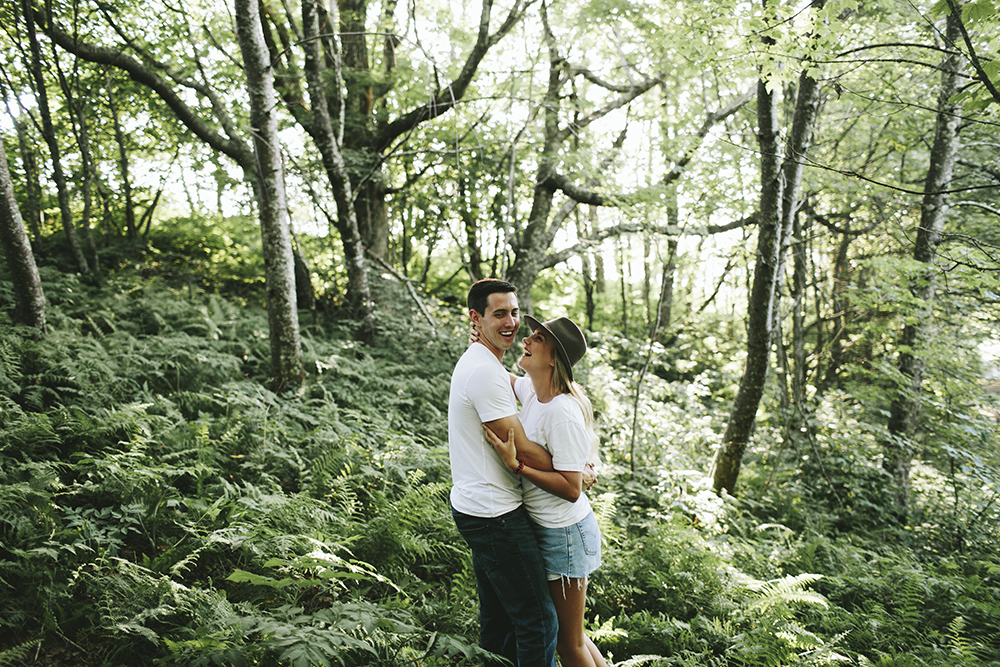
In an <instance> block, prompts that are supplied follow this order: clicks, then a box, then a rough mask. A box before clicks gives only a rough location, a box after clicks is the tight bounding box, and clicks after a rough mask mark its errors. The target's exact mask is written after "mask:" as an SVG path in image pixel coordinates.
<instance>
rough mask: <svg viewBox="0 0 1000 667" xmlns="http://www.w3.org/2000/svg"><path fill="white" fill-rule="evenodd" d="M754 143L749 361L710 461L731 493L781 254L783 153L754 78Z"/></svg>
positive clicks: (773, 116) (762, 370)
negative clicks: (756, 173)
mask: <svg viewBox="0 0 1000 667" xmlns="http://www.w3.org/2000/svg"><path fill="white" fill-rule="evenodd" d="M757 142H758V145H759V146H760V155H761V158H760V178H761V191H760V212H759V213H758V216H757V262H756V265H755V267H754V273H753V283H752V286H751V288H750V302H749V306H748V309H747V311H748V318H747V360H746V365H745V366H744V368H743V377H742V378H741V379H740V387H739V390H738V391H737V394H736V400H735V402H734V404H733V409H732V411H731V412H730V414H729V424H728V426H727V427H726V433H725V435H724V436H723V441H722V444H721V445H720V446H719V448H718V449H717V450H716V452H715V458H714V460H713V461H712V470H711V473H710V474H711V476H712V483H713V485H714V487H715V490H716V491H722V490H725V491H727V492H728V493H733V490H734V489H735V487H736V478H737V477H738V476H739V474H740V465H741V464H742V461H743V452H744V451H745V450H746V446H747V440H748V439H749V437H750V432H751V430H752V429H753V425H754V422H755V420H756V418H757V407H758V406H759V405H760V398H761V396H762V395H763V393H764V382H765V380H766V379H767V371H768V364H769V358H770V351H771V340H772V330H773V327H774V317H773V311H774V309H775V308H776V307H777V303H776V301H777V294H776V293H775V286H776V284H777V282H778V276H777V272H778V266H779V260H780V256H781V189H782V188H781V168H780V164H781V158H780V154H779V152H778V105H777V100H776V98H775V95H774V93H773V92H771V91H769V90H768V88H767V83H766V82H765V81H763V80H761V81H759V82H758V83H757Z"/></svg>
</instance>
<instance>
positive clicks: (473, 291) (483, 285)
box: [468, 278, 517, 315]
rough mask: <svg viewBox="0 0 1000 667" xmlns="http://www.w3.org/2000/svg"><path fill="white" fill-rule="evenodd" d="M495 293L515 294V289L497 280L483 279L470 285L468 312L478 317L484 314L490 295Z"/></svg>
mask: <svg viewBox="0 0 1000 667" xmlns="http://www.w3.org/2000/svg"><path fill="white" fill-rule="evenodd" d="M495 292H503V293H506V292H513V293H515V294H517V288H516V287H514V286H513V285H511V284H510V283H509V282H507V281H505V280H500V279H499V278H483V279H482V280H477V281H476V282H474V283H472V287H470V288H469V298H468V305H469V310H474V311H476V312H477V313H479V314H480V315H485V314H486V306H487V305H488V303H489V300H490V294H493V293H495Z"/></svg>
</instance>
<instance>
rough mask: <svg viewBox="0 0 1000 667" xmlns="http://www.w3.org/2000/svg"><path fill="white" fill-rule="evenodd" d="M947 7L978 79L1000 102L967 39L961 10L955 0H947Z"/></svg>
mask: <svg viewBox="0 0 1000 667" xmlns="http://www.w3.org/2000/svg"><path fill="white" fill-rule="evenodd" d="M948 8H949V9H951V13H952V14H954V15H955V21H956V23H957V24H958V30H959V32H961V33H962V39H963V40H965V46H966V47H967V48H968V49H969V59H970V60H972V66H973V67H974V68H975V70H976V74H978V75H979V80H980V81H982V82H983V85H984V86H986V89H987V90H988V91H990V95H992V96H993V101H995V102H997V103H998V104H1000V90H997V87H996V86H995V85H993V81H992V80H990V75H989V74H987V73H986V70H985V69H983V64H982V63H981V62H979V55H978V54H977V53H976V49H975V47H974V46H972V40H971V39H969V32H968V31H967V30H966V29H965V21H963V20H962V10H961V8H960V7H959V6H958V4H956V2H955V0H948Z"/></svg>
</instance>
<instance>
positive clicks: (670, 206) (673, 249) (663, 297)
mask: <svg viewBox="0 0 1000 667" xmlns="http://www.w3.org/2000/svg"><path fill="white" fill-rule="evenodd" d="M667 192H668V194H667V197H668V200H667V224H668V225H671V226H678V225H679V223H680V207H679V205H678V202H677V185H676V184H675V183H670V184H668V186H667ZM678 245H679V243H678V241H677V237H676V236H671V237H670V238H668V239H667V257H666V258H665V259H664V260H663V275H662V276H660V298H659V301H658V305H657V309H658V312H657V313H656V319H655V320H654V321H655V322H656V323H657V325H656V326H657V330H656V331H654V332H653V335H652V338H653V340H655V341H656V342H658V343H662V342H663V332H665V331H667V330H668V329H669V328H670V321H671V319H672V318H673V304H674V274H675V273H676V272H677V247H678Z"/></svg>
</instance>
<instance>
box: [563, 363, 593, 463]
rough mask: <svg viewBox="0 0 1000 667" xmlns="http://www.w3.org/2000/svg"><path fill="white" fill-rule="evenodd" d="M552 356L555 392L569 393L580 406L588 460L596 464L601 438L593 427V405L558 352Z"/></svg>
mask: <svg viewBox="0 0 1000 667" xmlns="http://www.w3.org/2000/svg"><path fill="white" fill-rule="evenodd" d="M552 358H553V360H554V361H555V365H554V366H553V370H552V384H553V385H554V386H555V389H556V391H557V392H559V393H560V394H569V395H570V397H571V398H572V399H573V400H574V401H576V403H577V405H579V406H580V412H582V413H583V424H584V426H585V427H586V428H587V435H589V436H590V458H589V461H588V462H589V463H593V464H594V465H598V464H599V463H600V462H601V451H600V445H601V439H600V438H599V437H598V436H597V430H596V429H595V428H594V406H593V405H592V404H591V402H590V399H589V398H587V393H586V392H585V391H584V390H583V387H581V386H580V385H579V384H578V383H576V382H574V381H573V380H571V379H569V371H568V370H567V368H566V364H565V362H563V360H562V357H561V356H560V355H559V354H553V355H552Z"/></svg>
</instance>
